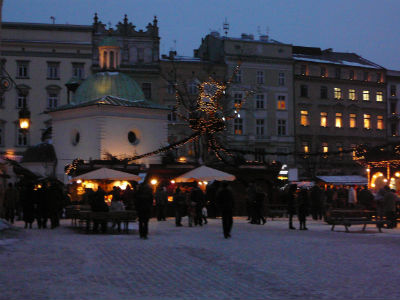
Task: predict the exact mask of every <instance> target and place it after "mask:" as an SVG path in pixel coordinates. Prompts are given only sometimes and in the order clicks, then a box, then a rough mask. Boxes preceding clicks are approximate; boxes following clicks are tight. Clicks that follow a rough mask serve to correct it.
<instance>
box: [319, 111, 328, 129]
mask: <svg viewBox="0 0 400 300" xmlns="http://www.w3.org/2000/svg"><path fill="white" fill-rule="evenodd" d="M320 124H321V127H327V126H328V113H327V112H321V122H320Z"/></svg>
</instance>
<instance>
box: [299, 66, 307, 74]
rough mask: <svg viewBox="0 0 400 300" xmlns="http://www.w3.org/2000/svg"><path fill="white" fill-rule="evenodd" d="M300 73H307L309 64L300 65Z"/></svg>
mask: <svg viewBox="0 0 400 300" xmlns="http://www.w3.org/2000/svg"><path fill="white" fill-rule="evenodd" d="M300 74H301V75H307V65H301V66H300Z"/></svg>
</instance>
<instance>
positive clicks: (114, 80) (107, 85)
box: [74, 72, 145, 104]
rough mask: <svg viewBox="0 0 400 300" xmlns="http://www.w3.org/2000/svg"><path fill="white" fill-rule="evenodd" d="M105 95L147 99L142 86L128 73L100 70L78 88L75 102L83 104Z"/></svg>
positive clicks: (128, 98) (134, 99)
mask: <svg viewBox="0 0 400 300" xmlns="http://www.w3.org/2000/svg"><path fill="white" fill-rule="evenodd" d="M105 96H113V97H117V98H121V99H125V100H128V101H137V100H145V97H144V94H143V92H142V89H141V88H140V86H139V85H138V84H137V82H136V81H135V80H133V79H132V78H131V77H129V76H128V75H125V74H122V73H119V72H100V73H96V74H93V75H91V76H89V77H88V78H87V79H86V80H85V81H83V82H82V84H81V85H80V86H79V88H78V89H77V90H76V93H75V97H74V103H75V104H81V103H85V102H89V101H92V100H96V99H99V98H102V97H105Z"/></svg>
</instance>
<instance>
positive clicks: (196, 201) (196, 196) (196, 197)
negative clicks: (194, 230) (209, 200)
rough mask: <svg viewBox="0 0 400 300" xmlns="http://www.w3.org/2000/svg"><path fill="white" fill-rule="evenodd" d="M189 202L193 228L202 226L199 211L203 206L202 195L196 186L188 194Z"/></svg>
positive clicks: (200, 212)
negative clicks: (191, 208)
mask: <svg viewBox="0 0 400 300" xmlns="http://www.w3.org/2000/svg"><path fill="white" fill-rule="evenodd" d="M190 201H191V204H192V206H193V208H194V226H197V225H200V226H202V225H203V219H202V211H201V210H202V208H203V204H204V194H203V191H202V190H201V189H200V188H199V187H198V185H197V184H196V186H194V188H193V190H192V192H191V193H190Z"/></svg>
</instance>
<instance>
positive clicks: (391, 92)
mask: <svg viewBox="0 0 400 300" xmlns="http://www.w3.org/2000/svg"><path fill="white" fill-rule="evenodd" d="M396 92H397V91H396V86H395V85H394V84H392V85H391V86H390V96H391V97H396V94H397V93H396Z"/></svg>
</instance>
